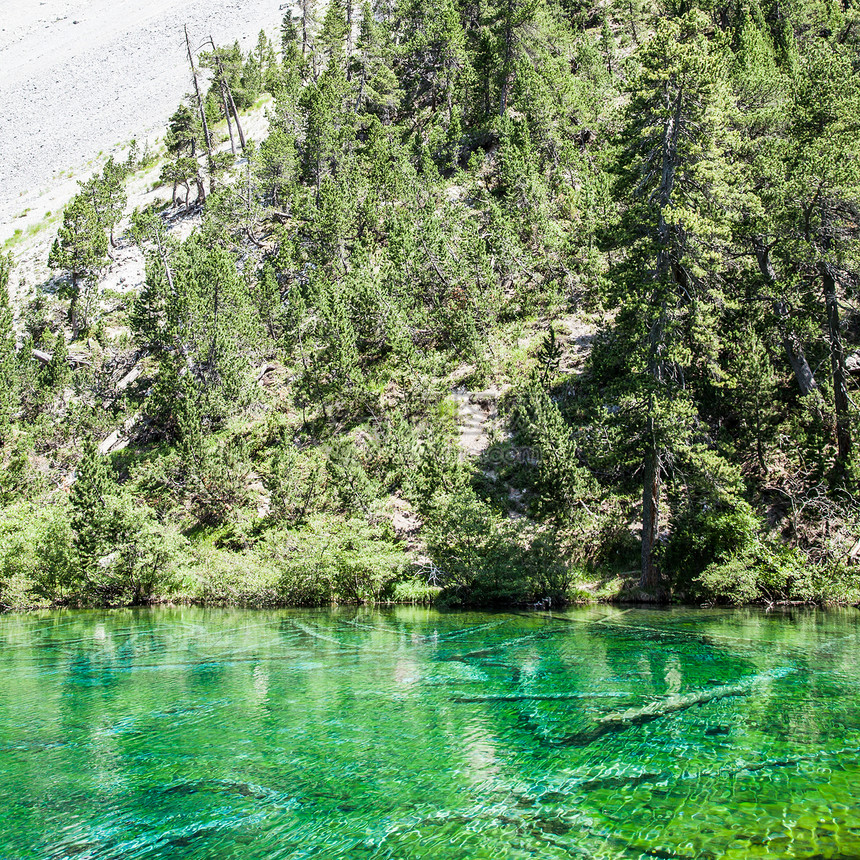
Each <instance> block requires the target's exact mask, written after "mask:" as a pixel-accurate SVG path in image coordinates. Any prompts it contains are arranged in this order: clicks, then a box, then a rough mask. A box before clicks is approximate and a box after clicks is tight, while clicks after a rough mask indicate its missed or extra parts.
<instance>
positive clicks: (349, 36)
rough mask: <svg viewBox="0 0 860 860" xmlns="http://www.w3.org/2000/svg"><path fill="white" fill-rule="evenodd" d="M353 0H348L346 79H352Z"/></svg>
mask: <svg viewBox="0 0 860 860" xmlns="http://www.w3.org/2000/svg"><path fill="white" fill-rule="evenodd" d="M352 11H353V10H352V0H346V79H347V80H348V81H351V80H352V67H351V64H350V62H349V61H350V60H351V59H352Z"/></svg>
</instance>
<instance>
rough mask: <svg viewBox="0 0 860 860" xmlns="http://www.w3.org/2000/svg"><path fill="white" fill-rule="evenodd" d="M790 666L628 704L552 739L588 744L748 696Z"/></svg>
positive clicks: (575, 743)
mask: <svg viewBox="0 0 860 860" xmlns="http://www.w3.org/2000/svg"><path fill="white" fill-rule="evenodd" d="M794 671H795V670H794V669H791V668H782V669H775V670H773V671H772V672H765V673H764V674H762V675H754V676H753V677H752V678H746V679H745V680H743V681H740V682H739V683H737V684H731V685H722V686H720V687H711V688H710V689H708V690H699V691H696V692H692V693H685V694H684V695H683V696H669V697H668V698H665V699H658V700H657V701H655V702H651V703H650V704H648V705H645V706H643V707H641V708H628V709H627V710H626V711H617V712H615V713H612V714H607V715H606V716H605V717H601V718H600V719H599V720H597V722H595V723H594V724H593V725H592V726H590V727H589V728H587V729H585V730H584V731H581V732H574V733H573V734H570V735H566V736H565V737H562V738H559V739H558V740H555V741H553V744H554V745H558V746H587V745H588V744H590V743H592V742H593V741H596V740H597V739H598V738H599V737H602V736H603V735H605V734H608V733H609V732H623V731H625V730H626V729H629V728H631V727H632V726H641V725H643V724H645V723H650V722H652V721H654V720H660V719H662V718H663V717H668V716H671V715H672V714H677V713H679V712H680V711H686V710H689V709H690V708H695V707H701V706H702V705H706V704H708V702H714V701H717V700H719V699H727V698H730V697H733V696H748V695H749V694H750V692H751V690H752V688H753V686H754V685H755V684H756V683H761V682H763V681H770V680H774V679H776V678H783V677H785V676H786V675H788V674H790V673H791V672H794Z"/></svg>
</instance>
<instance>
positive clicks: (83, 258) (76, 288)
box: [48, 194, 108, 337]
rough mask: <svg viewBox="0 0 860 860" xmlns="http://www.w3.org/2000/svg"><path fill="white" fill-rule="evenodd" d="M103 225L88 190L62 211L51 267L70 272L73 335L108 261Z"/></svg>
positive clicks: (84, 320)
mask: <svg viewBox="0 0 860 860" xmlns="http://www.w3.org/2000/svg"><path fill="white" fill-rule="evenodd" d="M107 254H108V240H107V236H106V235H105V231H104V225H103V222H102V220H101V219H100V217H99V214H98V212H97V211H96V209H95V208H94V206H93V204H92V201H91V200H90V198H89V195H87V194H78V195H77V196H76V197H75V198H73V200H72V202H71V203H69V205H68V206H67V207H66V209H65V211H64V212H63V226H62V227H60V229H59V232H58V235H57V238H56V240H55V241H54V244H53V246H52V247H51V253H50V255H49V256H48V265H49V266H50V267H51V268H52V269H64V270H66V271H67V272H69V274H70V275H71V284H70V286H69V290H68V295H69V298H70V302H69V321H70V322H71V325H72V336H73V337H77V335H78V333H79V331H80V330H81V328H82V325H85V324H86V323H87V316H88V309H89V308H88V305H89V299H90V293H91V291H92V290H93V289H94V287H95V281H96V278H97V277H98V274H99V272H100V271H101V270H102V269H103V268H104V267H105V266H106V265H107V262H108V256H107Z"/></svg>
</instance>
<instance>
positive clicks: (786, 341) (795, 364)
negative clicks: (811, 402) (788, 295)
mask: <svg viewBox="0 0 860 860" xmlns="http://www.w3.org/2000/svg"><path fill="white" fill-rule="evenodd" d="M753 246H754V247H755V256H756V260H757V261H758V268H759V271H760V272H761V274H762V277H763V278H764V279H765V281H767V283H768V284H770V285H771V286H772V287H776V286H777V279H776V270H775V269H774V268H773V262H772V261H771V259H770V246H769V245H766V244H765V243H764V240H763V239H762V237H761V236H756V238H755V239H753ZM773 307H774V311H776V315H777V317H778V318H779V331H780V336H781V337H782V348H783V350H785V355H786V358H788V363H789V364H790V365H791V369H792V370H793V371H794V378H795V379H796V380H797V385H798V387H799V388H800V393H801V395H802V396H803V397H806V395H807V394H811V393H812V392H813V391H815V389H816V388H817V387H818V386H817V384H816V382H815V376H814V375H813V373H812V368H811V367H810V366H809V362H807V360H806V356H805V355H804V354H803V348H802V347H801V346H800V344H799V343H797V342H796V340H795V339H794V338H793V337H792V335H791V334H790V333H789V331H788V329H787V325H786V324H787V322H788V308H786V306H785V302H784V301H783V300H782V299H781V298H780V299H777V300H776V301H775V302H774V306H773Z"/></svg>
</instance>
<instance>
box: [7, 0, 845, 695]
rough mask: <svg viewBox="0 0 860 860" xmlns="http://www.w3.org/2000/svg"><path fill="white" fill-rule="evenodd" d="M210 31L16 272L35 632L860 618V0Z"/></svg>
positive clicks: (15, 496)
mask: <svg viewBox="0 0 860 860" xmlns="http://www.w3.org/2000/svg"><path fill="white" fill-rule="evenodd" d="M281 14H283V9H282V10H281V12H278V11H277V8H276V6H275V7H273V20H274V19H275V18H277V16H278V15H281ZM176 37H177V40H179V39H181V40H183V41H184V43H185V44H186V46H187V58H188V68H187V91H188V94H187V96H186V97H185V98H184V99H183V100H182V101H181V103H179V104H177V105H176V109H175V111H174V112H173V114H172V116H171V117H170V120H169V123H168V125H167V127H166V128H165V129H164V132H163V135H162V138H161V140H160V141H159V142H158V143H157V144H155V145H137V144H135V145H132V146H131V147H130V148H129V150H128V152H127V156H126V157H123V158H119V157H113V156H111V157H109V158H107V159H100V160H99V162H98V164H97V168H96V169H95V170H94V171H93V172H92V173H90V174H88V175H86V176H84V177H80V178H79V182H78V183H77V191H76V193H75V194H74V197H72V199H71V200H70V201H69V202H68V204H67V205H66V206H65V208H64V209H63V211H62V213H61V216H60V217H59V218H58V219H57V221H56V222H55V223H54V225H53V227H52V228H51V229H52V232H51V238H50V242H49V244H48V245H46V249H47V248H49V249H50V250H49V253H47V255H46V259H45V260H44V264H45V265H46V266H47V271H49V276H48V277H47V279H46V280H45V281H44V283H40V284H37V285H33V284H32V283H30V284H28V287H27V288H26V289H22V288H18V287H16V286H15V285H17V284H18V283H19V282H18V280H17V279H16V267H18V266H19V261H18V259H17V258H16V244H15V242H14V241H12V242H9V243H7V246H6V248H5V249H4V251H3V253H2V255H0V446H2V447H0V457H2V470H0V606H2V608H5V609H29V608H37V607H49V606H66V607H88V606H89V607H92V606H125V605H141V604H147V603H154V602H173V603H197V604H206V605H226V604H237V605H245V606H249V607H275V606H321V605H330V604H333V603H334V604H360V603H374V604H380V603H415V604H422V603H433V602H435V603H436V604H437V605H439V606H443V607H529V606H531V607H541V608H550V607H553V608H554V607H561V606H564V605H567V604H576V603H590V602H598V601H617V600H621V601H648V602H656V603H665V602H674V603H693V604H708V605H716V604H746V603H761V604H764V605H768V606H770V605H776V604H780V603H786V602H787V603H819V604H833V603H846V604H853V603H857V602H858V601H860V486H858V480H860V410H858V402H860V390H858V388H860V163H858V141H860V7H858V6H857V5H856V4H855V2H854V0H602V2H601V3H599V4H597V5H592V4H583V3H581V2H579V0H420V2H419V0H375V2H374V3H373V4H372V5H371V3H370V2H363V3H359V2H357V0H330V2H328V3H322V2H315V0H301V2H300V4H299V5H298V6H296V7H295V8H294V9H288V10H287V14H286V15H285V17H284V18H283V21H282V22H281V24H280V26H279V27H275V28H273V29H272V31H271V32H270V33H269V34H267V33H266V32H262V33H261V34H260V37H259V40H258V41H257V43H256V45H255V46H254V47H253V48H252V49H250V50H249V51H244V50H243V49H242V48H241V47H240V46H239V44H238V43H236V44H235V45H229V44H228V45H219V44H216V43H215V42H214V41H210V42H207V43H206V44H204V45H203V46H202V47H201V46H200V45H199V42H200V38H199V37H200V34H191V36H189V35H188V33H187V32H186V33H184V34H183V33H177V34H176ZM261 120H263V121H262V122H261ZM142 177H143V178H144V179H145V181H146V183H147V189H148V191H149V192H151V193H149V195H148V197H147V198H146V200H145V201H144V202H142V203H141V202H140V201H136V199H135V198H134V196H133V195H132V194H131V193H130V191H129V189H130V187H131V186H132V185H133V184H134V183H135V182H137V183H138V184H140V182H141V181H142V180H141V178H142ZM129 259H134V260H138V261H139V266H140V278H139V279H138V280H137V281H136V282H134V283H133V284H131V286H129V282H128V281H125V282H124V281H123V279H121V278H117V277H115V276H112V274H111V273H114V274H115V273H116V272H117V271H118V269H117V267H118V266H120V265H121V261H122V260H129ZM726 695H734V694H733V693H732V694H726Z"/></svg>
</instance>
